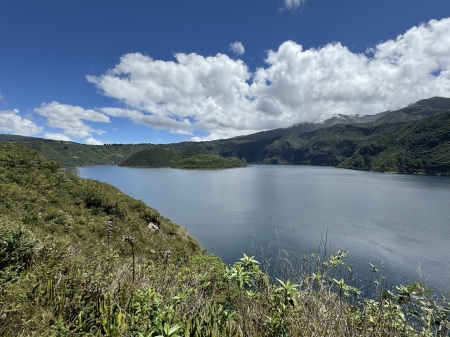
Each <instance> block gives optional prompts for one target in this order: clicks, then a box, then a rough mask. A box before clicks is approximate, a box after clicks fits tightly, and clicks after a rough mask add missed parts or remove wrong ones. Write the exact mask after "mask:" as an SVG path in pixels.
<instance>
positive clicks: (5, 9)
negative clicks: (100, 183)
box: [0, 0, 450, 145]
mask: <svg viewBox="0 0 450 337" xmlns="http://www.w3.org/2000/svg"><path fill="white" fill-rule="evenodd" d="M433 96H443V97H450V0H378V1H369V0H226V1H224V0H221V1H220V0H126V1H125V0H123V1H122V0H40V1H36V0H1V1H0V133H4V134H16V135H24V136H33V137H39V138H47V139H55V140H66V141H74V142H77V143H83V144H92V145H100V144H111V143H116V144H117V143H121V144H136V143H154V144H164V143H175V142H181V141H202V140H214V139H222V138H230V137H234V136H238V135H245V134H251V133H255V132H258V131H263V130H268V129H274V128H280V127H289V126H291V125H294V124H297V123H302V122H318V121H322V120H325V119H327V118H329V117H331V116H333V115H335V114H360V115H366V114H375V113H379V112H382V111H386V110H395V109H398V108H402V107H404V106H407V105H409V104H411V103H414V102H416V101H418V100H420V99H424V98H429V97H433Z"/></svg>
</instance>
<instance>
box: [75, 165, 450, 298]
mask: <svg viewBox="0 0 450 337" xmlns="http://www.w3.org/2000/svg"><path fill="white" fill-rule="evenodd" d="M79 170H80V174H81V176H83V177H87V178H94V179H98V180H101V181H105V182H108V183H111V184H113V185H115V186H117V187H118V188H119V189H121V190H122V191H124V192H125V193H128V194H130V195H132V196H133V197H135V198H136V199H141V200H142V201H144V202H146V203H147V204H149V205H150V206H152V207H154V208H156V209H157V210H158V211H159V212H160V213H161V214H162V215H164V216H165V217H168V218H169V219H171V220H172V221H174V222H176V223H179V224H181V225H183V226H184V227H186V228H187V229H188V231H189V232H190V233H191V234H193V235H194V236H195V237H196V238H197V239H198V240H199V241H200V242H201V244H202V245H203V247H204V248H205V249H207V250H208V251H210V252H212V253H214V254H217V255H218V256H220V257H221V258H222V259H223V260H224V262H226V263H233V262H235V261H237V260H238V259H239V258H240V257H241V256H242V253H244V252H246V253H252V251H254V249H255V247H258V250H259V251H260V252H261V248H262V249H263V250H264V249H265V254H267V255H270V254H272V255H273V254H276V252H279V251H281V250H286V251H287V252H288V253H289V254H290V256H291V258H292V259H293V260H296V259H298V260H301V258H302V257H303V256H308V255H309V254H310V253H311V252H316V251H317V250H318V248H319V247H320V246H322V247H323V243H324V241H326V243H327V248H328V249H330V248H329V247H331V249H332V250H336V249H338V248H342V249H345V250H348V251H349V256H350V259H349V262H350V263H351V264H352V265H353V266H354V270H355V272H356V273H359V275H362V277H364V275H367V272H368V271H370V267H369V263H374V264H377V265H378V266H380V269H381V270H382V271H383V272H384V273H385V274H386V275H388V280H392V282H403V283H409V282H411V281H413V280H419V279H422V280H423V281H425V282H426V283H427V284H429V285H431V286H432V287H433V288H434V289H436V290H437V291H439V292H444V291H450V287H449V286H448V284H450V268H449V263H448V261H450V244H448V241H449V239H450V207H449V200H450V179H449V178H448V177H431V176H418V175H396V174H379V173H370V172H359V171H350V170H343V169H336V168H328V167H311V166H265V165H255V166H251V167H248V168H243V169H231V170H211V171H209V170H205V171H191V170H175V169H133V168H122V167H116V166H96V167H81V168H79ZM325 238H326V240H325Z"/></svg>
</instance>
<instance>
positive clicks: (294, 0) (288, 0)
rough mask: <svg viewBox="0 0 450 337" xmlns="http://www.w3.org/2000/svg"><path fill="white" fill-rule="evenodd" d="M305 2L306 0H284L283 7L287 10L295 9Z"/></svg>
mask: <svg viewBox="0 0 450 337" xmlns="http://www.w3.org/2000/svg"><path fill="white" fill-rule="evenodd" d="M305 2H306V0H284V7H285V8H287V9H297V8H299V7H300V6H301V5H303V4H304V3H305Z"/></svg>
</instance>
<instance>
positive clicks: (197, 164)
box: [174, 154, 247, 170]
mask: <svg viewBox="0 0 450 337" xmlns="http://www.w3.org/2000/svg"><path fill="white" fill-rule="evenodd" d="M246 166H247V164H246V163H245V161H243V160H241V159H239V158H237V157H230V158H225V157H221V156H219V155H217V154H198V155H195V156H192V157H189V158H185V159H181V160H180V161H179V162H178V163H177V164H176V165H175V166H174V167H175V168H181V169H191V170H208V169H228V168H237V167H246Z"/></svg>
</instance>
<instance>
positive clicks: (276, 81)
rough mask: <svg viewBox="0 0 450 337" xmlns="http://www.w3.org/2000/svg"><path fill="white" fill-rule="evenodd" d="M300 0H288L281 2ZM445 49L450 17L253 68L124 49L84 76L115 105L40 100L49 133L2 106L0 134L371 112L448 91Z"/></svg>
mask: <svg viewBox="0 0 450 337" xmlns="http://www.w3.org/2000/svg"><path fill="white" fill-rule="evenodd" d="M303 2H304V1H303V0H286V1H285V6H286V7H287V8H298V7H299V6H300V5H301V4H302V3H303ZM229 47H230V50H231V52H232V53H233V54H234V55H235V56H239V55H242V54H243V53H244V51H245V48H244V46H243V44H242V43H241V42H239V41H236V42H234V43H231V44H230V45H229ZM449 55H450V18H446V19H442V20H431V21H430V22H428V23H424V24H421V25H419V26H416V27H412V28H411V29H409V30H408V31H406V32H405V33H404V34H402V35H399V36H397V37H396V38H395V39H392V40H388V41H385V42H381V43H379V44H378V45H376V46H374V47H372V48H370V49H368V50H367V51H366V52H365V53H362V54H356V53H353V52H351V51H350V50H349V49H348V48H347V47H346V46H344V45H342V44H341V43H339V42H336V43H330V44H327V45H324V46H322V47H319V48H311V49H307V50H304V49H303V47H302V45H301V44H299V43H297V42H295V41H285V42H283V43H282V44H281V45H280V46H279V47H278V49H277V50H269V51H268V52H267V54H266V58H265V66H264V67H260V68H257V69H256V70H254V71H251V70H250V69H249V67H248V66H247V65H246V63H245V62H244V61H242V60H241V59H239V58H237V59H235V58H231V57H230V56H228V55H226V54H216V55H213V56H203V55H199V54H196V53H190V54H186V53H177V54H175V55H174V59H173V60H169V61H166V60H158V59H153V58H151V57H150V56H148V55H144V54H142V53H129V54H125V55H123V56H122V57H121V58H120V60H119V61H118V63H117V64H116V65H115V66H114V67H112V68H111V69H109V70H108V71H107V72H105V73H104V74H102V75H99V76H94V75H87V76H86V79H87V81H88V82H89V83H91V84H92V85H94V86H95V87H96V88H97V89H98V90H99V92H100V93H101V94H102V95H104V96H107V97H109V98H112V99H113V100H115V101H116V102H117V106H115V107H95V108H92V107H89V108H85V107H80V106H73V105H68V104H64V103H63V102H49V103H43V104H42V105H41V106H40V107H36V108H35V109H34V110H33V112H32V113H33V114H35V115H38V116H40V118H43V119H45V121H46V124H47V125H48V126H51V127H53V128H57V129H59V130H60V132H59V133H45V131H44V130H43V129H42V127H39V126H38V125H36V124H35V123H34V122H33V121H32V120H31V119H30V118H27V117H26V116H25V117H21V116H20V115H19V114H18V111H17V110H8V111H0V114H1V115H2V118H1V119H0V131H3V132H11V133H16V134H22V135H36V134H43V136H44V137H46V138H52V139H59V140H71V139H73V138H82V139H84V140H85V142H86V143H87V144H101V141H99V140H98V139H96V138H95V137H97V136H98V135H102V134H103V133H104V131H103V130H102V129H101V126H102V123H110V122H111V119H112V118H114V119H116V118H124V119H128V120H130V121H133V122H135V123H137V124H142V125H146V126H148V127H150V128H153V129H157V130H158V129H160V130H169V131H170V132H172V133H177V134H184V135H189V136H190V138H191V140H213V139H220V138H229V137H233V136H238V135H244V134H250V133H254V132H258V131H262V130H267V129H273V128H279V127H288V126H291V125H293V124H296V123H301V122H310V121H321V120H324V119H326V118H329V117H331V116H333V115H335V114H374V113H379V112H382V111H385V110H388V109H391V110H392V109H396V108H401V107H403V106H406V105H408V104H410V103H413V102H415V101H417V100H419V99H422V98H428V97H432V96H447V97H449V96H450V57H449ZM0 99H1V95H0ZM86 122H89V123H90V124H92V122H94V123H95V125H98V127H96V128H92V127H91V126H89V125H88V124H86ZM199 135H201V136H199ZM203 135H205V136H203Z"/></svg>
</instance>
